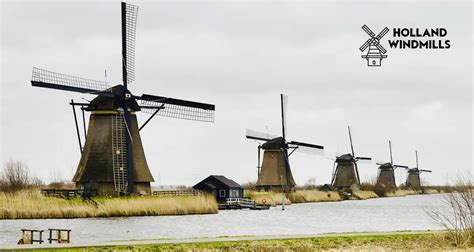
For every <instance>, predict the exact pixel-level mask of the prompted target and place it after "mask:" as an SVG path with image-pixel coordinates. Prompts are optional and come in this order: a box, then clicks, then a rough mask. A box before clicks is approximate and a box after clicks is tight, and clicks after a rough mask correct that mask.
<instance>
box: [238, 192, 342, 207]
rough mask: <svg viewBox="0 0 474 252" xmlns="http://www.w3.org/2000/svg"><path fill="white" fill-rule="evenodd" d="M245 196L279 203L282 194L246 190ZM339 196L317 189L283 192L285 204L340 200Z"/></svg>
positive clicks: (270, 202)
mask: <svg viewBox="0 0 474 252" xmlns="http://www.w3.org/2000/svg"><path fill="white" fill-rule="evenodd" d="M246 196H247V197H250V198H251V199H253V200H255V202H256V203H257V204H264V201H265V204H267V205H272V206H276V205H281V203H282V199H283V198H282V194H281V193H280V192H256V191H246ZM340 200H342V199H341V197H340V196H339V194H338V193H337V192H323V191H319V190H298V191H296V192H293V193H287V194H285V204H287V205H289V204H292V203H307V202H325V201H340Z"/></svg>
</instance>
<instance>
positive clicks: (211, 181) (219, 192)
mask: <svg viewBox="0 0 474 252" xmlns="http://www.w3.org/2000/svg"><path fill="white" fill-rule="evenodd" d="M193 189H195V190H201V191H204V192H208V193H212V194H213V195H214V197H216V200H217V201H218V202H219V201H226V199H229V198H243V197H244V188H243V187H242V186H241V185H239V184H238V183H237V182H235V181H233V180H231V179H228V178H226V177H224V176H221V175H211V176H209V177H207V178H205V179H204V180H203V181H201V182H199V183H197V184H196V185H194V186H193Z"/></svg>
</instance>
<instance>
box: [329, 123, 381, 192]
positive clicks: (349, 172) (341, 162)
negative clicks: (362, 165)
mask: <svg viewBox="0 0 474 252" xmlns="http://www.w3.org/2000/svg"><path fill="white" fill-rule="evenodd" d="M347 129H348V131H349V141H350V143H351V153H348V154H344V155H340V156H338V157H336V160H335V161H334V166H333V172H332V180H331V185H332V186H333V187H334V188H336V189H342V188H349V187H351V186H352V185H354V184H356V185H360V177H359V169H358V167H357V162H358V161H359V160H372V158H370V157H356V156H355V153H354V145H353V144H352V135H351V127H350V126H347Z"/></svg>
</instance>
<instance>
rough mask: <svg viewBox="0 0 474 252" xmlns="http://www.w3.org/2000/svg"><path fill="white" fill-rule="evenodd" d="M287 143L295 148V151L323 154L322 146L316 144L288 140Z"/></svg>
mask: <svg viewBox="0 0 474 252" xmlns="http://www.w3.org/2000/svg"><path fill="white" fill-rule="evenodd" d="M288 144H289V145H292V146H294V147H297V148H296V150H295V151H296V152H301V153H306V154H315V155H322V154H324V146H321V145H316V144H309V143H303V142H297V141H290V142H288Z"/></svg>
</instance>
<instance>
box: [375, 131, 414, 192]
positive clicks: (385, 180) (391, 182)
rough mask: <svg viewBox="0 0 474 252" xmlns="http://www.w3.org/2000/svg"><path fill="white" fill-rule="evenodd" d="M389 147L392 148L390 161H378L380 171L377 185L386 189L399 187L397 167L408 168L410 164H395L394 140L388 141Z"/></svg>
mask: <svg viewBox="0 0 474 252" xmlns="http://www.w3.org/2000/svg"><path fill="white" fill-rule="evenodd" d="M388 148H389V150H390V162H387V163H377V165H379V168H378V170H379V171H378V176H377V183H376V186H380V187H382V188H384V189H395V188H396V187H397V184H396V183H395V169H397V168H404V169H408V166H406V165H395V164H393V156H392V141H390V140H389V141H388Z"/></svg>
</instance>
